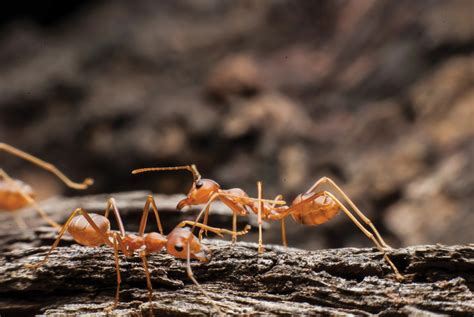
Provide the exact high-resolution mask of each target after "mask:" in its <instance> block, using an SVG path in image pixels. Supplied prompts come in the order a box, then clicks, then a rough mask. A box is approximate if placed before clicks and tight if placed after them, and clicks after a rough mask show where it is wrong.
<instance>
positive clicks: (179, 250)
mask: <svg viewBox="0 0 474 317" xmlns="http://www.w3.org/2000/svg"><path fill="white" fill-rule="evenodd" d="M174 249H175V250H176V251H178V252H181V251H183V250H184V248H183V246H182V245H181V244H176V245H175V246H174Z"/></svg>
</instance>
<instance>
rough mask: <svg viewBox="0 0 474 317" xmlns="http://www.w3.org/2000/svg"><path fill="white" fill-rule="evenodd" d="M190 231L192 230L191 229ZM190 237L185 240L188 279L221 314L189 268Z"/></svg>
mask: <svg viewBox="0 0 474 317" xmlns="http://www.w3.org/2000/svg"><path fill="white" fill-rule="evenodd" d="M191 232H192V231H191ZM190 242H191V239H188V240H187V242H186V243H187V244H188V247H187V248H186V249H187V253H186V273H187V274H188V277H189V279H190V280H191V281H192V282H193V283H194V285H196V287H197V288H198V289H199V291H201V293H202V294H203V295H204V296H205V297H206V298H207V299H208V300H209V301H210V302H211V304H212V307H213V308H214V310H215V311H217V313H218V314H219V316H223V314H222V311H221V310H220V309H219V307H218V306H217V304H216V303H215V301H214V300H213V299H212V298H211V296H209V294H208V293H207V292H206V290H204V288H203V287H202V286H201V284H199V282H198V281H197V280H196V278H195V277H194V273H193V270H192V269H191V243H190Z"/></svg>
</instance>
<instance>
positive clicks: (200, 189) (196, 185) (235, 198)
mask: <svg viewBox="0 0 474 317" xmlns="http://www.w3.org/2000/svg"><path fill="white" fill-rule="evenodd" d="M178 170H188V171H190V172H191V173H192V174H193V179H194V181H193V186H192V188H191V190H190V191H189V193H188V195H187V197H186V198H185V199H183V200H181V201H180V202H179V203H178V205H177V206H176V208H177V209H178V210H181V209H183V208H184V207H186V206H193V205H200V204H207V206H206V210H207V212H206V213H205V216H204V221H203V223H205V224H207V221H208V214H209V207H210V204H211V202H213V201H214V200H216V199H219V200H220V201H222V203H224V204H225V205H226V206H227V207H229V208H230V209H231V210H232V231H236V229H237V216H238V215H240V216H244V215H246V214H247V212H248V211H249V210H248V209H250V210H251V211H253V212H254V213H255V214H258V208H259V205H258V204H257V203H256V202H258V201H261V202H265V203H267V204H271V205H270V206H272V207H274V206H275V205H284V204H286V203H285V202H284V201H282V200H280V199H281V195H278V196H277V197H276V198H275V200H266V199H262V197H261V196H260V197H259V198H258V199H255V198H250V197H249V196H248V195H247V193H246V192H245V191H244V190H242V189H240V188H231V189H221V187H220V185H219V184H218V183H216V182H215V181H213V180H210V179H203V178H202V177H201V174H199V172H198V170H197V167H196V165H194V164H192V165H184V166H173V167H147V168H140V169H135V170H133V171H132V174H140V173H144V172H156V171H178ZM196 222H197V221H196ZM204 231H205V230H204ZM202 232H203V229H201V230H200V231H199V239H200V240H201V239H202ZM261 232H262V226H261V219H260V218H259V233H260V235H261ZM236 241H237V236H235V235H233V236H232V243H235V242H236Z"/></svg>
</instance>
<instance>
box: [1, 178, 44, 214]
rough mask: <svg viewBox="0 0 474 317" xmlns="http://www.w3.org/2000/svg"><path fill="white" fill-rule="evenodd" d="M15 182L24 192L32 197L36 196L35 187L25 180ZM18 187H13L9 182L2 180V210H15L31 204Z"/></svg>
mask: <svg viewBox="0 0 474 317" xmlns="http://www.w3.org/2000/svg"><path fill="white" fill-rule="evenodd" d="M15 184H16V186H18V188H19V189H21V190H22V191H23V193H26V194H27V195H29V196H30V197H32V198H34V197H35V196H36V195H35V192H34V191H33V189H32V188H31V187H30V186H29V185H27V184H25V183H24V182H22V181H19V180H15ZM18 188H13V186H12V185H11V184H9V183H8V182H6V181H3V180H0V210H5V211H15V210H17V209H20V208H23V207H26V206H27V205H28V204H29V202H28V200H26V198H25V197H23V196H22V195H21V193H20V192H19V191H18Z"/></svg>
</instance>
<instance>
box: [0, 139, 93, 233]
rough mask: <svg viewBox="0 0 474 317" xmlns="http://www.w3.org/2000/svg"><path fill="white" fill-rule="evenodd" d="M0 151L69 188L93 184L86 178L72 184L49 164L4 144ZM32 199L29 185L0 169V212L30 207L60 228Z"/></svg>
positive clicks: (21, 225) (20, 221)
mask: <svg viewBox="0 0 474 317" xmlns="http://www.w3.org/2000/svg"><path fill="white" fill-rule="evenodd" d="M0 151H5V152H7V153H9V154H11V155H13V156H16V157H19V158H21V159H24V160H26V161H28V162H31V163H33V164H35V165H37V166H39V167H40V168H42V169H45V170H47V171H48V172H51V173H52V174H54V175H55V176H56V177H58V178H59V179H60V180H61V181H62V182H63V183H64V184H66V186H68V187H70V188H73V189H86V188H87V187H89V186H90V185H92V184H93V183H94V181H93V179H91V178H86V179H85V180H84V181H83V182H82V183H76V182H73V181H71V180H70V179H69V178H68V177H67V176H66V175H64V174H63V173H62V172H61V171H60V170H59V169H57V168H56V167H55V166H54V165H52V164H51V163H48V162H45V161H43V160H41V159H39V158H37V157H35V156H33V155H31V154H28V153H26V152H23V151H21V150H19V149H17V148H15V147H13V146H11V145H8V144H6V143H0ZM34 197H35V192H34V191H33V189H32V188H31V187H30V186H29V185H27V184H25V183H24V182H22V181H20V180H15V179H13V178H11V177H10V176H9V175H8V174H7V172H5V171H4V170H3V169H1V168H0V210H3V211H9V212H14V211H17V210H19V209H21V208H24V207H26V206H32V207H33V208H34V209H35V210H36V211H37V212H38V214H39V215H40V216H41V217H42V218H43V219H44V220H45V221H46V222H47V223H49V224H50V225H51V226H53V227H54V228H56V229H59V228H61V226H60V225H59V224H58V223H57V222H55V221H54V220H52V219H51V218H50V217H49V216H48V215H47V214H46V212H45V211H44V210H43V209H41V208H40V207H39V206H38V204H37V203H36V200H35V199H34ZM15 220H16V222H17V224H18V226H19V227H21V228H24V227H26V225H25V223H24V222H23V220H21V218H18V217H15Z"/></svg>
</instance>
